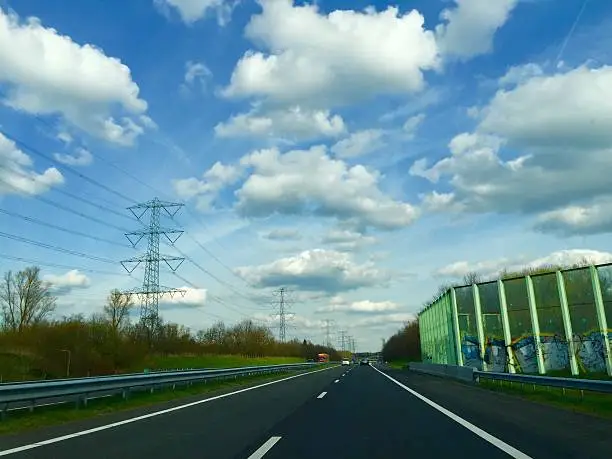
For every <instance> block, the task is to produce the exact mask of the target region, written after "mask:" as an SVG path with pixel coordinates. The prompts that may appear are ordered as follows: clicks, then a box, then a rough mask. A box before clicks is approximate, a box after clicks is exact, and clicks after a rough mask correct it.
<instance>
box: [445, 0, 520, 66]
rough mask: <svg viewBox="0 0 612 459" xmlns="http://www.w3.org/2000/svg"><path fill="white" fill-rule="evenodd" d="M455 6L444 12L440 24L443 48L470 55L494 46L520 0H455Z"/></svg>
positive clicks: (447, 51) (448, 51)
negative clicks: (499, 32)
mask: <svg viewBox="0 0 612 459" xmlns="http://www.w3.org/2000/svg"><path fill="white" fill-rule="evenodd" d="M454 2H455V5H454V8H447V9H445V10H443V11H442V13H441V14H440V19H441V20H442V21H443V23H441V24H439V25H438V26H437V27H436V36H437V39H438V43H439V45H440V49H441V50H442V52H443V53H444V54H446V55H448V56H456V57H458V58H459V59H463V60H465V59H469V58H471V57H474V56H477V55H479V54H486V53H489V52H491V51H492V49H493V37H494V36H495V32H497V30H498V29H500V28H501V27H502V26H503V25H504V24H505V23H506V22H507V21H508V18H509V17H510V13H511V12H512V10H513V9H514V8H515V7H516V5H517V4H518V3H519V0H494V1H492V0H454Z"/></svg>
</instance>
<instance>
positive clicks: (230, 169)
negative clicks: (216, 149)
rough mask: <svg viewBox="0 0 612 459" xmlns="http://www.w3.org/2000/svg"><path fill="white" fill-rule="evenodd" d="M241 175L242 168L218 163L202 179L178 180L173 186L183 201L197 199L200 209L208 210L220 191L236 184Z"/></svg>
mask: <svg viewBox="0 0 612 459" xmlns="http://www.w3.org/2000/svg"><path fill="white" fill-rule="evenodd" d="M241 174H242V171H241V169H240V168H238V167H236V166H233V165H229V166H228V165H225V164H222V163H220V162H219V161H217V162H216V163H215V164H213V166H212V167H211V168H210V169H209V170H207V171H206V172H205V173H204V174H203V176H202V179H198V178H196V177H191V178H187V179H177V180H174V181H173V182H172V185H173V187H174V191H175V193H176V194H177V195H178V196H179V197H180V198H181V199H193V198H197V200H198V207H199V208H200V209H202V210H208V209H209V208H210V206H211V205H212V204H213V202H214V200H215V198H216V196H217V194H218V193H219V191H220V190H221V189H223V188H224V187H225V186H227V185H231V184H233V183H235V182H236V181H237V180H238V179H239V178H240V176H241Z"/></svg>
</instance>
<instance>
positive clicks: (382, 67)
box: [223, 0, 438, 107]
mask: <svg viewBox="0 0 612 459" xmlns="http://www.w3.org/2000/svg"><path fill="white" fill-rule="evenodd" d="M293 3H294V2H293V1H291V0H259V4H260V5H261V7H262V10H263V11H262V13H261V14H258V15H255V16H253V17H252V18H251V20H250V21H249V24H248V25H247V27H246V30H245V34H246V37H247V38H248V39H250V40H251V41H253V42H255V43H257V44H258V45H259V46H261V47H262V48H264V49H267V50H268V51H269V53H268V54H265V53H263V52H255V51H249V52H247V53H246V54H245V55H244V56H243V57H242V58H241V59H240V61H239V62H238V64H237V65H236V68H235V69H234V72H233V74H232V77H231V81H230V84H229V86H228V87H227V88H225V90H224V91H223V93H224V94H225V95H226V96H227V97H262V98H266V99H271V100H273V101H276V102H283V103H288V104H297V105H302V106H309V105H312V104H315V105H317V106H319V107H320V106H324V107H325V106H329V104H336V103H344V102H351V103H352V102H354V100H355V98H356V97H357V98H363V97H365V98H367V97H371V96H373V95H377V94H381V93H388V94H404V93H411V92H414V91H418V90H420V89H422V88H423V85H424V81H423V71H425V70H429V69H433V68H436V67H437V65H438V54H437V46H436V41H435V37H434V34H433V33H432V32H429V31H427V30H425V29H424V28H423V24H424V18H423V16H422V15H421V14H420V13H419V12H417V11H411V12H408V13H405V14H400V13H399V10H398V9H397V8H394V7H389V8H387V9H386V10H385V11H380V12H377V11H374V10H373V8H369V9H367V10H366V11H364V12H358V11H353V10H335V11H333V12H331V13H329V14H328V15H325V14H323V13H321V12H320V11H319V10H318V7H317V6H316V5H309V4H306V5H300V6H298V5H294V4H293Z"/></svg>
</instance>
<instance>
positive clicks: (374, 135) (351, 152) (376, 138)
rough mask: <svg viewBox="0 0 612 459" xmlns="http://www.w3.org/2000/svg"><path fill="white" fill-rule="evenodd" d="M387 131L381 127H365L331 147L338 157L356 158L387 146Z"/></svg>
mask: <svg viewBox="0 0 612 459" xmlns="http://www.w3.org/2000/svg"><path fill="white" fill-rule="evenodd" d="M384 134H385V132H384V131H383V130H381V129H365V130H363V131H357V132H353V133H351V135H350V136H348V137H347V138H345V139H342V140H340V141H339V142H337V143H336V144H335V145H334V146H332V147H331V151H332V153H334V154H335V155H336V156H337V157H338V158H355V157H358V156H364V155H367V154H370V153H372V152H374V151H376V150H380V149H381V148H383V147H384V146H385V142H384V140H383V136H384Z"/></svg>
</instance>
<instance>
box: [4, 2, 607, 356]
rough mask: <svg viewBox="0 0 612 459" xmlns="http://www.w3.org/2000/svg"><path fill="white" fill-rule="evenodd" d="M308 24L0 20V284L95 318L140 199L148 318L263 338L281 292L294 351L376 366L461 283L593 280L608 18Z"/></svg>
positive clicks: (168, 7) (210, 13)
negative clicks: (499, 277)
mask: <svg viewBox="0 0 612 459" xmlns="http://www.w3.org/2000/svg"><path fill="white" fill-rule="evenodd" d="M315 3H316V6H313V4H312V3H306V2H292V1H290V0H277V1H273V0H260V1H257V2H256V1H254V0H241V1H227V0H134V1H131V2H119V1H115V0H105V1H101V0H98V1H95V0H92V1H88V2H72V1H68V0H57V1H54V2H46V1H43V0H20V1H19V2H17V1H7V0H0V100H1V103H0V128H1V131H0V228H1V229H0V231H2V233H3V234H5V235H6V234H9V235H10V237H7V236H3V237H0V268H2V271H3V272H4V271H7V270H9V269H13V270H15V269H21V268H23V267H24V266H26V265H28V264H31V263H29V261H30V260H38V261H40V262H42V263H45V265H42V266H41V267H42V270H43V274H44V275H45V276H46V278H47V279H48V280H49V281H50V282H52V283H53V284H54V285H55V286H56V288H57V289H58V290H57V291H58V294H59V295H60V297H59V302H58V308H57V311H56V313H57V314H59V315H64V314H72V313H86V314H88V313H92V312H96V311H98V310H99V309H100V308H101V307H102V304H103V302H104V298H105V296H106V295H107V293H108V291H109V290H110V289H111V288H120V289H129V288H133V287H136V286H138V285H139V283H141V279H142V271H141V270H136V271H135V272H134V274H133V276H132V277H130V276H128V275H126V274H125V272H124V271H123V269H122V267H121V265H120V264H119V261H120V260H121V259H124V258H129V257H132V256H135V255H137V252H136V251H135V250H133V249H131V248H129V247H125V244H126V241H125V238H124V236H123V234H122V232H123V230H124V229H127V230H132V229H134V230H135V229H138V227H139V226H138V225H139V224H138V222H136V221H134V219H131V220H130V218H129V213H128V212H127V211H126V207H127V206H129V205H131V204H134V203H136V202H141V201H146V200H149V199H152V198H153V197H155V196H158V197H159V198H161V199H164V200H170V201H177V202H183V203H185V208H184V209H183V210H182V211H181V212H180V213H179V214H178V216H177V218H176V222H175V223H173V224H174V225H180V226H181V227H182V228H184V229H185V230H186V234H185V235H184V236H183V238H182V239H180V240H179V242H178V243H177V248H178V249H179V250H180V251H181V252H183V253H186V254H188V256H189V258H190V260H187V261H186V262H185V263H184V264H183V265H182V266H181V268H180V270H179V273H180V276H181V277H182V279H179V278H176V277H174V276H172V275H171V274H170V273H167V272H165V271H162V275H161V277H162V282H163V283H164V284H166V285H172V286H176V287H187V288H188V293H187V295H186V296H185V298H184V299H181V300H175V301H173V302H171V301H167V302H165V303H164V304H163V305H162V307H161V312H162V314H163V315H164V317H165V318H167V319H169V320H173V321H177V322H180V323H182V324H185V325H187V326H189V327H191V328H192V329H194V330H197V329H199V328H202V327H205V326H207V325H209V324H210V323H212V322H213V321H215V320H217V319H219V318H223V319H224V320H226V321H227V322H235V321H237V320H240V319H242V318H246V317H250V318H254V319H256V320H259V321H263V322H266V323H268V322H269V323H271V324H272V325H274V324H275V322H274V319H273V317H272V316H271V314H272V312H273V309H272V306H271V302H272V301H273V300H274V296H273V295H272V291H273V290H274V289H275V288H278V287H283V286H284V287H286V288H287V289H288V290H289V291H290V292H291V294H290V298H291V300H292V301H291V303H292V306H291V307H292V311H293V313H294V314H295V315H294V317H293V320H292V327H291V329H290V330H289V332H288V334H289V335H290V336H296V337H299V338H304V337H307V338H310V339H313V340H315V341H322V340H323V339H324V327H323V320H324V319H330V320H333V321H334V323H335V327H334V328H335V330H336V331H337V330H341V329H344V330H347V331H348V333H349V334H350V335H352V336H353V337H354V338H355V340H356V343H357V347H358V348H361V349H369V348H370V349H375V348H377V347H378V346H379V345H380V339H381V338H385V337H388V336H389V335H390V334H391V333H393V332H394V331H395V330H396V329H397V328H398V327H400V326H401V324H402V323H403V322H404V321H406V320H408V319H409V318H410V317H412V316H413V315H414V314H415V313H416V312H417V311H418V310H419V309H420V308H421V306H422V304H423V302H424V301H426V300H427V299H429V298H430V297H431V296H432V295H433V294H434V292H435V291H436V289H437V286H438V285H439V284H440V283H442V282H446V281H449V280H456V279H458V278H459V279H460V278H461V277H462V276H463V275H464V274H465V273H466V272H469V271H474V270H475V271H478V272H481V273H482V274H484V275H490V274H494V273H495V272H496V271H498V270H500V269H502V268H504V267H514V266H524V265H526V264H530V263H534V264H540V263H545V262H550V261H559V262H571V261H572V260H576V259H578V258H582V257H583V256H588V257H589V258H591V259H592V260H593V261H594V262H607V261H610V260H611V259H612V254H611V253H609V247H608V244H607V243H606V242H607V238H608V233H609V232H610V230H611V229H612V218H611V217H610V215H612V213H611V212H610V211H611V210H612V195H611V194H610V191H609V179H608V177H609V175H608V171H609V168H610V166H612V159H611V158H612V130H610V129H609V122H610V120H611V119H612V105H611V103H610V100H612V67H611V66H610V65H611V64H612V52H611V51H610V50H611V49H612V46H610V45H612V35H611V34H610V33H609V30H611V25H612V4H610V2H607V1H604V0H590V1H588V2H586V3H585V2H584V1H583V0H522V1H519V0H500V1H499V2H491V1H489V0H439V1H432V0H420V1H405V2H402V5H401V6H399V7H397V6H394V4H393V3H387V2H382V1H376V2H362V1H350V2H349V1H347V0H342V1H340V0H337V1H318V2H315ZM50 202H51V203H50ZM66 207H67V208H68V209H69V210H68V211H67V210H65V208H66ZM83 214H84V215H87V216H89V217H93V220H92V219H91V218H89V219H88V218H85V217H83V216H82V215H83ZM120 214H124V215H125V216H121V215H120ZM32 219H36V220H38V222H36V221H33V220H32ZM96 220H97V221H96ZM40 221H42V222H43V223H46V224H47V226H45V225H43V224H41V223H39V222H40ZM48 224H51V225H55V226H59V227H61V228H63V229H64V230H65V229H68V230H70V231H72V233H71V232H70V231H64V230H60V229H57V228H50V227H49V226H48ZM74 232H77V233H84V234H85V236H84V235H83V234H74ZM87 235H88V236H89V237H87ZM14 236H18V238H26V239H27V240H28V241H37V242H42V243H44V244H49V245H52V246H54V247H56V248H60V249H69V250H72V251H76V252H79V253H80V254H82V255H83V254H84V255H87V257H84V256H82V255H75V254H69V253H60V252H58V251H53V250H50V249H48V248H45V247H41V246H40V245H34V244H32V243H29V242H24V241H23V240H18V238H17V239H15V237H14ZM109 241H110V242H109ZM140 248H142V249H144V245H143V244H141V245H140ZM162 250H163V251H164V252H166V253H169V254H172V255H176V254H177V252H176V251H174V249H172V248H169V247H167V246H162ZM90 257H98V259H91V258H90ZM99 258H103V259H104V260H100V259H99ZM18 259H25V261H22V260H18ZM193 262H195V263H193ZM56 265H61V266H56ZM211 275H212V276H211ZM185 280H186V281H188V282H189V283H188V284H187V283H186V282H184V281H185Z"/></svg>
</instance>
